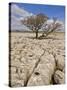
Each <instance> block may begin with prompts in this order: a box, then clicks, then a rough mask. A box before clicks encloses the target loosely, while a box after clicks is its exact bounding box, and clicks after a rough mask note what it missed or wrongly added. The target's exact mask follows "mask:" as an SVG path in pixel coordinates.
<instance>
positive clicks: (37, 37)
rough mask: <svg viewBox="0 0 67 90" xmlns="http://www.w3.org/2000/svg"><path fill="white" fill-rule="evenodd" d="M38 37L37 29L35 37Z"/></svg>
mask: <svg viewBox="0 0 67 90" xmlns="http://www.w3.org/2000/svg"><path fill="white" fill-rule="evenodd" d="M37 38H38V30H36V39H37Z"/></svg>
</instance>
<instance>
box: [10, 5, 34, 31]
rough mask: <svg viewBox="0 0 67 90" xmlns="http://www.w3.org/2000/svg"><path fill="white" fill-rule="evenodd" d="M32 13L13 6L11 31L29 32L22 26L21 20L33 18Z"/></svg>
mask: <svg viewBox="0 0 67 90" xmlns="http://www.w3.org/2000/svg"><path fill="white" fill-rule="evenodd" d="M32 15H33V14H32V13H29V12H27V11H26V10H24V9H22V8H20V7H19V6H18V5H16V4H12V5H11V30H24V29H25V30H29V29H28V28H27V27H26V26H24V25H22V24H21V19H24V18H26V17H29V16H32Z"/></svg>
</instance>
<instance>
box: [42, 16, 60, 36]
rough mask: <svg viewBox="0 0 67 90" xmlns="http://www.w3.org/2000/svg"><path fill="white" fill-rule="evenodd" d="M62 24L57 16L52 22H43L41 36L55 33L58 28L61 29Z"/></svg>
mask: <svg viewBox="0 0 67 90" xmlns="http://www.w3.org/2000/svg"><path fill="white" fill-rule="evenodd" d="M61 27H62V24H61V23H60V22H57V18H55V17H54V18H53V22H52V23H50V24H47V23H45V24H43V33H42V36H41V37H47V36H48V35H49V34H51V33H53V32H54V31H56V30H61Z"/></svg>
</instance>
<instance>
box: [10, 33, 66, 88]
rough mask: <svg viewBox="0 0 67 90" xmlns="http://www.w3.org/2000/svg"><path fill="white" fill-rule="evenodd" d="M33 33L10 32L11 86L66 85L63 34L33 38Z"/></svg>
mask: <svg viewBox="0 0 67 90" xmlns="http://www.w3.org/2000/svg"><path fill="white" fill-rule="evenodd" d="M33 37H35V35H34V34H33V33H20V32H12V33H11V41H10V44H11V47H10V53H9V54H10V65H9V66H10V68H9V71H10V72H11V73H10V74H11V75H10V77H11V78H10V86H12V87H17V86H37V85H50V84H64V82H65V79H64V76H65V60H64V57H65V53H64V33H56V34H55V36H54V35H53V34H52V35H50V37H51V38H50V37H48V38H47V39H41V40H39V39H33Z"/></svg>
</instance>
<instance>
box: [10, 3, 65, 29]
mask: <svg viewBox="0 0 67 90" xmlns="http://www.w3.org/2000/svg"><path fill="white" fill-rule="evenodd" d="M38 13H43V14H45V15H47V16H48V17H49V18H50V19H52V18H53V17H56V18H57V19H58V20H60V21H62V22H63V23H64V22H65V7H64V6H56V5H43V4H24V3H11V15H10V17H11V29H12V30H14V29H15V30H16V29H18V30H21V29H23V30H25V29H26V30H28V28H27V27H26V26H24V25H22V23H21V20H22V19H24V18H26V17H28V16H32V15H36V14H38Z"/></svg>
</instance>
